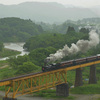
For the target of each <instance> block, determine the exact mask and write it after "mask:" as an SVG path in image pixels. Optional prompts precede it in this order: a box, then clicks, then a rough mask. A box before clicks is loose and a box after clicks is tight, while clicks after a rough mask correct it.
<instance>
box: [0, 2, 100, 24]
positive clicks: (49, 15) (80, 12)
mask: <svg viewBox="0 0 100 100" xmlns="http://www.w3.org/2000/svg"><path fill="white" fill-rule="evenodd" d="M99 16H100V14H98V13H96V10H94V9H93V8H92V9H89V8H79V7H75V6H73V7H72V6H71V7H65V6H64V5H62V4H59V3H55V2H51V3H50V2H49V3H43V2H25V3H21V4H18V5H2V4H1V5H0V18H3V17H20V18H24V19H31V20H33V21H36V22H40V21H43V22H49V23H54V22H64V21H66V20H68V19H70V20H78V19H82V18H92V17H99Z"/></svg>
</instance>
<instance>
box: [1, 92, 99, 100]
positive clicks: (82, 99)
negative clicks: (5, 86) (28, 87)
mask: <svg viewBox="0 0 100 100" xmlns="http://www.w3.org/2000/svg"><path fill="white" fill-rule="evenodd" d="M4 94H5V93H4V92H2V91H0V100H2V98H3V96H4ZM70 96H73V97H74V98H75V99H66V98H65V99H64V98H60V99H58V98H57V99H46V98H43V97H32V95H24V96H21V97H18V98H17V100H98V98H100V94H90V95H80V94H70Z"/></svg>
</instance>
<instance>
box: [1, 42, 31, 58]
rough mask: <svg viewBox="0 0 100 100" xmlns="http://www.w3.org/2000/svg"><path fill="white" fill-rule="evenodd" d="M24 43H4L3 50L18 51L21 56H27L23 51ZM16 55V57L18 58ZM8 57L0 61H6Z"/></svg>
mask: <svg viewBox="0 0 100 100" xmlns="http://www.w3.org/2000/svg"><path fill="white" fill-rule="evenodd" d="M24 44H25V43H4V48H7V49H11V50H16V51H20V52H21V54H19V55H21V56H23V55H25V54H28V53H29V52H26V51H25V50H24V49H23V45H24ZM19 55H17V56H19ZM8 58H9V57H4V58H0V60H6V59H8Z"/></svg>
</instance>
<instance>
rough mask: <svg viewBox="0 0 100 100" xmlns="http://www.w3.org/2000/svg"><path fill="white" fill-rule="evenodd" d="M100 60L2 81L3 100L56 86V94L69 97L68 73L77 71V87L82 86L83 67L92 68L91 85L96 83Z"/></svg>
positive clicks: (12, 99)
mask: <svg viewBox="0 0 100 100" xmlns="http://www.w3.org/2000/svg"><path fill="white" fill-rule="evenodd" d="M98 63H100V60H96V61H91V62H87V63H84V64H78V65H75V66H70V67H67V68H62V69H57V70H52V71H48V72H38V73H32V74H27V75H22V76H19V77H14V78H9V79H4V80H1V81H0V86H5V97H4V98H3V100H17V99H16V98H17V97H18V96H22V95H25V94H30V93H32V92H37V91H40V90H43V89H47V88H51V87H55V86H56V94H57V95H60V96H61V95H62V96H68V95H69V88H68V82H67V72H68V71H69V70H73V69H76V77H75V87H76V86H81V85H82V84H83V83H82V70H81V69H82V67H86V66H91V67H90V77H89V83H90V84H91V83H96V67H95V65H96V64H98Z"/></svg>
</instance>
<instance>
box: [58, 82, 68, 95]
mask: <svg viewBox="0 0 100 100" xmlns="http://www.w3.org/2000/svg"><path fill="white" fill-rule="evenodd" d="M56 95H57V96H64V97H67V96H69V87H68V83H64V84H61V85H57V86H56Z"/></svg>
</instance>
